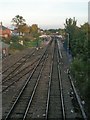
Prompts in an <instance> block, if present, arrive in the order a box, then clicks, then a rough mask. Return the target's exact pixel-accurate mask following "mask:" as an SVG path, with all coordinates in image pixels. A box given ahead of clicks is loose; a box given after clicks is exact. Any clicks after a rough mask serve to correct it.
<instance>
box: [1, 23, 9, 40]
mask: <svg viewBox="0 0 90 120" xmlns="http://www.w3.org/2000/svg"><path fill="white" fill-rule="evenodd" d="M10 36H11V30H10V29H9V28H7V27H5V26H3V25H2V22H1V23H0V37H2V38H9V37H10Z"/></svg>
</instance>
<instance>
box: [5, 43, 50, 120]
mask: <svg viewBox="0 0 90 120" xmlns="http://www.w3.org/2000/svg"><path fill="white" fill-rule="evenodd" d="M49 45H50V43H49ZM49 45H48V46H47V47H46V49H45V51H44V53H43V54H42V56H41V57H40V60H39V61H38V63H37V65H36V67H35V68H34V69H33V71H32V73H31V74H30V76H29V77H28V79H27V81H26V83H25V84H24V86H23V87H22V89H21V91H20V93H19V95H18V97H17V98H16V100H15V102H14V104H13V105H12V107H11V109H10V111H9V112H8V114H7V115H6V117H5V120H8V118H9V116H10V114H11V113H12V111H13V109H14V107H15V105H16V104H17V102H18V100H19V98H20V97H21V95H22V94H23V92H24V90H25V88H26V86H27V84H28V82H29V81H30V80H31V78H32V76H33V74H34V73H35V71H36V69H37V67H38V66H39V64H40V63H41V60H42V58H43V57H44V56H45V53H46V51H47V49H48V47H49Z"/></svg>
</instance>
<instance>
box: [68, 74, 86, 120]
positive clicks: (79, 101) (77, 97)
mask: <svg viewBox="0 0 90 120" xmlns="http://www.w3.org/2000/svg"><path fill="white" fill-rule="evenodd" d="M68 77H69V79H70V83H71V86H72V88H73V91H74V93H75V96H76V99H77V102H78V105H79V107H80V110H81V113H82V116H83V118H84V120H87V115H86V113H85V111H84V109H83V106H82V104H81V99H80V97H79V95H78V93H77V90H76V88H75V86H74V83H73V81H72V78H71V76H70V74H68Z"/></svg>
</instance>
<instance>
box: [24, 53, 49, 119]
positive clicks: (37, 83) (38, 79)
mask: <svg viewBox="0 0 90 120" xmlns="http://www.w3.org/2000/svg"><path fill="white" fill-rule="evenodd" d="M47 57H48V55H46V56H45V58H44V59H45V60H44V61H43V64H42V68H41V70H40V72H39V76H38V78H37V81H36V84H35V87H34V89H33V92H32V95H31V97H30V99H29V103H28V105H27V108H26V110H25V113H24V116H23V120H25V119H26V117H27V113H28V111H29V108H30V106H31V103H32V100H33V98H34V95H35V92H36V89H37V87H38V85H39V81H40V78H41V75H42V71H43V69H44V65H45V62H46V60H47Z"/></svg>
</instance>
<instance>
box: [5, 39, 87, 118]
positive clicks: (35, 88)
mask: <svg viewBox="0 0 90 120" xmlns="http://www.w3.org/2000/svg"><path fill="white" fill-rule="evenodd" d="M60 47H61V46H60V44H59V42H58V41H57V39H56V38H55V37H54V38H53V42H51V43H50V44H49V45H48V46H47V48H46V50H45V51H44V52H43V54H42V56H41V57H40V59H38V60H36V63H35V66H34V67H33V69H32V70H31V73H30V75H29V77H28V79H27V80H26V81H25V83H24V85H23V86H22V88H21V89H20V91H19V92H18V93H17V95H16V96H15V97H14V100H13V101H12V103H11V105H10V106H9V108H8V109H7V111H6V114H4V116H3V120H10V119H22V120H28V119H30V118H38V119H39V118H43V119H46V120H48V119H51V118H55V119H62V120H66V119H76V120H77V119H84V120H87V117H86V114H85V112H84V109H83V107H82V104H81V101H80V98H79V96H78V93H77V91H76V89H75V86H74V84H73V81H72V80H71V77H70V76H68V73H67V68H68V67H67V66H66V58H65V56H64V53H63V51H61V48H60ZM62 54H63V55H62Z"/></svg>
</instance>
